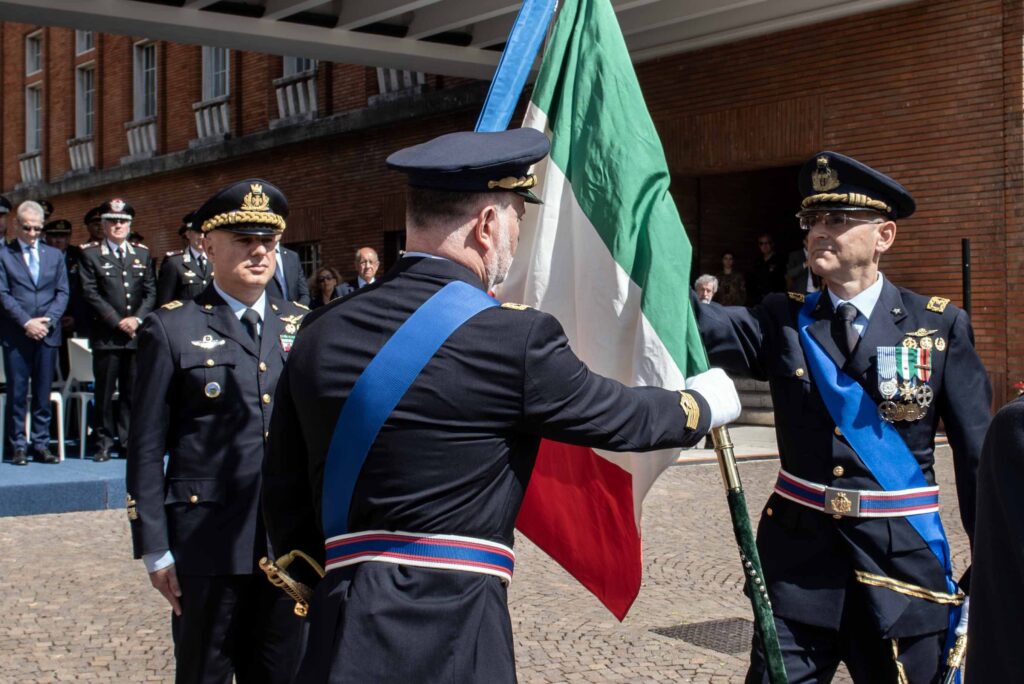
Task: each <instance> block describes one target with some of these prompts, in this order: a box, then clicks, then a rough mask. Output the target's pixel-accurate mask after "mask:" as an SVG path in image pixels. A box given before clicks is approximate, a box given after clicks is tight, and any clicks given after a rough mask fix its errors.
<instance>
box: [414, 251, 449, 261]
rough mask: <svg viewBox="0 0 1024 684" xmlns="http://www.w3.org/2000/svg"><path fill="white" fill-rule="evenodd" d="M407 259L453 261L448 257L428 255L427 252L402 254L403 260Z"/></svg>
mask: <svg viewBox="0 0 1024 684" xmlns="http://www.w3.org/2000/svg"><path fill="white" fill-rule="evenodd" d="M407 257H410V258H411V257H424V258H426V259H441V260H443V261H451V259H449V258H448V257H443V256H437V255H436V254H427V253H426V252H405V253H404V254H402V258H403V259H405V258H407Z"/></svg>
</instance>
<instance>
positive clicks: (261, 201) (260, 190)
mask: <svg viewBox="0 0 1024 684" xmlns="http://www.w3.org/2000/svg"><path fill="white" fill-rule="evenodd" d="M286 218H288V200H287V199H285V196H284V193H282V192H281V191H280V190H279V189H277V188H276V187H275V186H273V185H271V184H270V183H268V182H267V181H265V180H260V179H258V178H250V179H248V180H244V181H239V182H237V183H234V184H232V185H229V186H228V187H226V188H224V189H223V190H221V191H220V192H218V193H217V194H216V195H214V196H213V197H211V198H210V199H208V200H206V202H205V203H204V204H203V206H201V207H199V209H197V210H196V211H195V213H194V214H193V216H192V222H193V225H196V226H199V230H201V231H202V232H203V233H209V232H210V231H211V230H227V231H230V232H232V233H244V234H246V235H276V234H278V233H282V232H284V229H285V219H286Z"/></svg>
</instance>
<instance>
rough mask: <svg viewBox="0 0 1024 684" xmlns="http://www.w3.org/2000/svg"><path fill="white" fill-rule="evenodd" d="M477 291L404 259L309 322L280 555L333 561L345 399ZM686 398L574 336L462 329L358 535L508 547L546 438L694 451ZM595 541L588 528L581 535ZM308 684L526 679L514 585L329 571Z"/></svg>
mask: <svg viewBox="0 0 1024 684" xmlns="http://www.w3.org/2000/svg"><path fill="white" fill-rule="evenodd" d="M453 280H461V281H464V282H466V283H469V284H471V285H473V286H475V287H478V288H479V287H481V284H480V281H479V278H477V277H476V276H475V275H474V274H473V273H471V272H470V271H469V270H467V269H465V268H464V267H462V266H460V265H458V264H455V263H453V262H451V261H447V260H441V259H428V258H406V259H403V260H402V261H400V262H399V264H398V265H397V266H396V267H395V269H393V270H392V271H391V272H390V273H388V274H387V275H385V276H384V277H383V278H381V279H379V280H378V281H377V282H375V283H374V284H373V285H369V286H367V287H365V288H363V289H361V290H358V291H356V292H354V293H352V294H350V295H348V296H347V297H345V298H343V299H340V300H337V301H335V302H332V303H331V304H329V305H327V306H325V307H323V308H321V309H317V310H316V311H315V312H313V313H312V314H310V316H309V317H308V318H307V321H306V322H305V323H304V325H303V328H302V330H301V332H300V335H299V339H298V341H297V342H296V346H295V349H294V351H293V352H292V355H291V358H290V359H289V362H288V366H287V368H286V369H285V372H284V374H283V376H282V378H281V382H280V384H279V385H278V396H277V400H276V402H277V408H276V409H275V413H274V420H273V424H272V427H271V438H270V439H271V449H270V455H269V457H268V460H267V464H266V467H265V469H264V483H265V484H264V514H265V516H266V520H267V528H268V531H269V534H270V539H271V541H272V543H273V545H274V547H275V548H277V549H280V550H281V551H285V550H288V549H294V548H299V549H302V550H304V551H306V552H307V553H310V554H311V555H313V556H314V557H315V558H318V559H320V560H321V561H322V559H323V555H324V551H323V543H324V536H323V532H322V530H321V524H320V509H321V506H320V501H321V492H322V487H323V481H322V478H323V471H324V460H325V455H326V453H327V448H328V443H329V442H330V439H331V435H332V433H333V430H334V426H335V422H336V421H337V418H338V415H339V412H340V410H341V406H342V402H343V401H344V400H345V399H346V397H347V396H348V393H349V391H350V389H351V387H352V386H353V384H354V383H355V381H356V379H357V378H358V377H359V375H360V374H361V373H362V371H363V370H364V369H365V368H366V366H367V365H368V364H369V363H370V360H371V359H372V358H373V357H374V356H375V355H376V353H377V352H378V351H379V350H380V348H381V346H382V345H383V344H384V343H385V342H386V341H387V340H388V338H389V337H390V336H391V335H392V334H393V333H394V332H395V330H397V328H398V327H399V326H400V325H401V324H402V323H403V322H404V321H405V320H406V319H407V318H408V317H409V316H410V315H411V314H412V313H413V311H415V310H416V309H417V308H418V307H419V306H420V305H421V304H422V303H423V302H425V301H426V300H427V299H428V298H429V297H430V296H431V295H433V294H434V293H436V292H437V291H438V290H439V289H441V288H442V287H443V286H444V285H445V284H447V283H449V282H451V281H453ZM694 396H695V398H696V399H697V402H698V404H699V406H700V409H701V419H700V424H699V425H698V427H697V428H696V429H693V430H688V429H686V416H685V414H684V412H683V410H682V409H681V408H680V405H679V394H678V393H677V392H673V391H667V390H664V389H659V388H653V387H647V388H627V387H625V386H623V385H621V384H619V383H617V382H614V381H612V380H609V379H606V378H603V377H600V376H598V375H596V374H594V373H592V372H590V371H589V370H588V369H587V368H586V366H584V365H583V363H582V362H580V360H579V359H578V358H577V357H576V355H575V354H573V352H572V350H571V349H570V348H569V344H568V341H567V340H566V337H565V334H564V333H563V332H562V329H561V326H560V325H559V324H558V322H557V321H556V320H555V319H554V318H553V317H552V316H550V315H548V314H545V313H542V312H540V311H536V310H533V309H527V310H512V309H504V308H497V307H495V308H491V309H487V310H485V311H482V312H481V313H479V314H477V315H476V316H474V317H473V318H471V319H470V320H469V321H468V322H466V323H465V324H464V325H463V326H462V327H460V328H459V329H458V330H456V331H455V332H454V333H453V334H452V336H451V337H450V338H448V340H447V341H446V342H445V343H444V344H443V345H442V346H441V348H440V350H439V351H438V352H437V353H436V354H435V355H434V357H433V358H432V359H431V360H430V361H429V362H428V363H427V365H426V367H425V368H424V369H423V371H422V372H421V373H420V375H419V376H418V377H417V379H416V380H415V382H413V384H412V386H411V387H410V389H409V391H408V392H407V393H406V394H405V396H404V397H403V398H402V400H401V401H400V402H399V403H398V406H397V408H396V409H395V410H394V411H393V412H392V414H391V416H390V417H389V418H388V419H387V421H386V422H385V424H384V426H383V428H382V429H381V431H380V434H379V436H378V437H377V440H376V442H375V443H374V444H373V446H372V447H371V449H370V453H369V455H368V458H367V459H366V462H365V464H364V466H363V468H362V471H361V473H360V475H359V478H358V481H357V482H356V484H355V491H354V493H353V498H352V505H351V508H350V512H349V519H348V522H349V530H350V531H353V532H355V531H361V530H398V531H405V532H419V533H447V534H458V535H465V536H470V537H476V538H480V539H486V540H490V541H494V542H499V543H502V544H506V545H509V546H511V545H512V542H513V527H514V525H515V520H516V515H517V513H518V512H519V507H520V504H521V502H522V499H523V493H524V491H525V490H526V486H527V484H528V482H529V479H530V473H531V471H532V469H533V465H534V461H535V459H536V455H537V447H538V445H539V442H540V439H541V438H542V437H546V438H551V439H555V440H558V441H562V442H571V443H575V444H582V445H588V446H591V447H596V448H602V449H610V450H615V451H647V450H652V449H660V448H667V447H681V446H689V445H692V444H694V443H696V442H698V441H699V440H701V439H702V438H703V436H704V435H705V433H706V432H707V430H708V425H709V415H708V408H707V404H706V402H705V401H704V399H703V398H701V397H700V396H699V395H697V394H695V395H694ZM584 533H585V532H584ZM310 621H311V632H310V645H309V650H308V652H307V655H306V659H305V662H304V664H303V666H302V668H301V669H300V672H299V676H298V678H297V681H302V682H323V681H330V682H367V681H373V682H405V681H453V682H456V681H457V682H468V681H494V682H499V681H500V682H506V681H512V680H514V677H515V667H514V657H513V654H512V635H511V625H510V622H509V617H508V611H507V606H506V590H505V586H504V585H503V584H502V583H501V581H500V580H499V579H498V578H496V577H493V576H487V575H476V574H472V573H466V572H458V571H450V570H434V569H428V568H418V567H409V566H400V565H391V564H387V563H363V564H360V565H355V566H349V567H346V568H341V569H339V570H335V571H332V572H331V573H329V574H328V576H327V578H326V579H325V580H323V581H321V582H320V584H319V586H318V587H317V589H316V594H315V595H314V598H313V602H312V608H311V611H310Z"/></svg>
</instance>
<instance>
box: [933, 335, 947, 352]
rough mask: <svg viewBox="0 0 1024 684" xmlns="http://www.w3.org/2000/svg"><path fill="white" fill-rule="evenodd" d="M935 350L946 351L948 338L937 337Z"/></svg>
mask: <svg viewBox="0 0 1024 684" xmlns="http://www.w3.org/2000/svg"><path fill="white" fill-rule="evenodd" d="M935 351H946V340H945V339H943V338H941V337H936V338H935Z"/></svg>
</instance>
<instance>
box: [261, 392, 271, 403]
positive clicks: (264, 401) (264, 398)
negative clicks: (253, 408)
mask: <svg viewBox="0 0 1024 684" xmlns="http://www.w3.org/2000/svg"><path fill="white" fill-rule="evenodd" d="M263 403H264V404H269V403H270V395H269V394H264V395H263Z"/></svg>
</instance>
